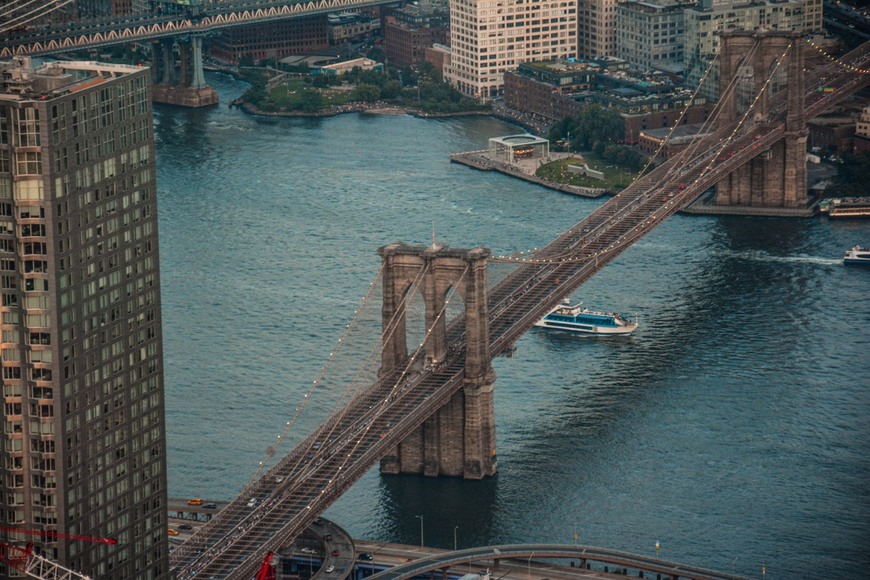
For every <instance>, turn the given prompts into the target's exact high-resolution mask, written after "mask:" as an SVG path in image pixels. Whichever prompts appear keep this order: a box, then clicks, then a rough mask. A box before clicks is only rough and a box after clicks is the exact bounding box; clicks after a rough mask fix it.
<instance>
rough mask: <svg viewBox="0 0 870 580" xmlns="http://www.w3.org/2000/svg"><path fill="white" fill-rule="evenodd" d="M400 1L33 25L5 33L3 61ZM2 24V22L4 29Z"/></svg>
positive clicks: (221, 6) (234, 6) (260, 5)
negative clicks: (17, 56)
mask: <svg viewBox="0 0 870 580" xmlns="http://www.w3.org/2000/svg"><path fill="white" fill-rule="evenodd" d="M390 2H395V0H310V1H304V0H301V1H297V2H292V1H288V0H279V1H269V0H258V1H235V2H232V1H230V2H212V3H208V4H203V5H201V6H196V7H195V8H196V14H193V13H185V14H175V15H163V14H134V15H130V16H121V17H107V18H98V19H97V18H95V19H88V20H83V21H81V22H70V23H67V24H64V25H55V26H53V27H52V26H49V25H32V26H27V28H26V29H25V30H21V29H13V30H9V31H7V32H5V33H0V58H3V59H8V58H10V57H11V56H13V55H30V56H41V55H47V54H57V53H60V52H69V51H73V50H84V49H91V48H100V47H105V46H113V45H117V44H128V43H130V42H141V41H145V40H154V39H158V38H168V37H176V36H183V35H185V34H206V33H209V32H215V31H218V30H221V29H223V28H230V27H233V26H243V25H250V24H262V23H265V22H274V21H279V20H288V19H292V18H303V17H306V16H313V15H315V14H327V13H330V12H336V11H344V10H352V9H358V8H364V7H366V6H377V5H379V4H387V3H390ZM2 29H3V22H0V30H2Z"/></svg>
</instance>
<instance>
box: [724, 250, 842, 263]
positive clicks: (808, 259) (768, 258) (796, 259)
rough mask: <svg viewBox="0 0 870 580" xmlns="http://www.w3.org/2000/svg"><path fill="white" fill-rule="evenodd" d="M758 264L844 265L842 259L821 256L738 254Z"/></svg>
mask: <svg viewBox="0 0 870 580" xmlns="http://www.w3.org/2000/svg"><path fill="white" fill-rule="evenodd" d="M738 255H739V256H741V257H744V258H746V259H748V260H754V261H756V262H783V263H788V264H818V265H819V266H838V265H841V264H842V263H843V260H842V259H841V258H840V259H838V258H822V257H819V256H774V255H771V254H765V253H761V252H752V253H743V254H738Z"/></svg>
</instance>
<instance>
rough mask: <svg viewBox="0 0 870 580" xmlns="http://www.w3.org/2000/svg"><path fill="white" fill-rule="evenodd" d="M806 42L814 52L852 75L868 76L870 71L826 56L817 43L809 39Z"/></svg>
mask: <svg viewBox="0 0 870 580" xmlns="http://www.w3.org/2000/svg"><path fill="white" fill-rule="evenodd" d="M806 42H807V44H809V45H810V46H812V47H813V48H814V49H816V51H818V53H819V54H821V55H822V56H824V57H825V58H827V59H828V60H829V61H831V62H832V63H834V64H837V65H839V66H841V67H843V68H844V69H846V70H848V71H851V72H853V73H858V74H862V75H866V74H870V69H866V68H859V67H857V66H855V65H853V64H849V63H848V62H844V61H842V60H840V59H839V58H837V57H835V56H832V55H830V54H828V52H827V51H826V50H825V48H824V47H823V46H822V45H820V44H818V43H817V42H815V41H813V40H811V39H807V41H806Z"/></svg>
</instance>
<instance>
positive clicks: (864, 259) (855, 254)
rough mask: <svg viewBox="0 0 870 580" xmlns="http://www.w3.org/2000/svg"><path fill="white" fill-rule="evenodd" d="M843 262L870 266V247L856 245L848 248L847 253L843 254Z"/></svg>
mask: <svg viewBox="0 0 870 580" xmlns="http://www.w3.org/2000/svg"><path fill="white" fill-rule="evenodd" d="M843 263H844V264H852V265H855V264H861V265H865V266H870V248H862V247H861V246H855V247H854V248H852V249H850V250H846V255H845V256H843Z"/></svg>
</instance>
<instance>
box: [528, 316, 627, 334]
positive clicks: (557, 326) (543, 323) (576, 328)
mask: <svg viewBox="0 0 870 580" xmlns="http://www.w3.org/2000/svg"><path fill="white" fill-rule="evenodd" d="M535 326H540V327H541V328H550V329H553V330H563V331H565V332H573V333H576V334H600V335H609V336H618V335H625V334H631V333H632V332H634V331H635V330H637V324H635V323H633V322H629V323H628V324H626V325H625V326H594V325H591V324H576V323H571V322H553V321H550V320H539V321H538V322H536V323H535Z"/></svg>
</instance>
